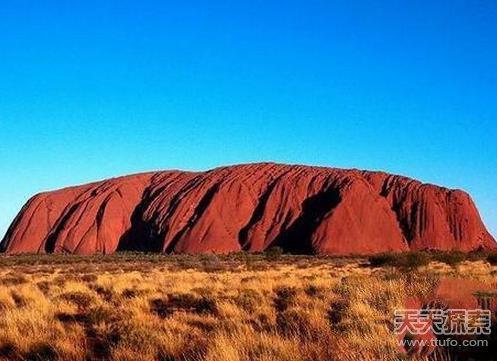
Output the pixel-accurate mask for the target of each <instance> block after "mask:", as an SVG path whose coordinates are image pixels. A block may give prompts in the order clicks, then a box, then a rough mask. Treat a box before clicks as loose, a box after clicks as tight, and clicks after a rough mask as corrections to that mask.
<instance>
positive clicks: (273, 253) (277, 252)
mask: <svg viewBox="0 0 497 361" xmlns="http://www.w3.org/2000/svg"><path fill="white" fill-rule="evenodd" d="M282 255H283V248H281V247H271V248H269V249H268V250H266V251H265V252H264V257H265V258H266V259H267V260H268V261H277V260H279V259H280V258H281V256H282Z"/></svg>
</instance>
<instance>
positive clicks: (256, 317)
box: [0, 256, 497, 361]
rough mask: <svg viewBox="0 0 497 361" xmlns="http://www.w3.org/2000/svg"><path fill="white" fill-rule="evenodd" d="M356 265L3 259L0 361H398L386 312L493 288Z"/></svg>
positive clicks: (489, 276) (448, 269) (479, 273)
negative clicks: (446, 287) (420, 297)
mask: <svg viewBox="0 0 497 361" xmlns="http://www.w3.org/2000/svg"><path fill="white" fill-rule="evenodd" d="M365 263H366V261H365V260H364V259H332V258H310V257H283V258H281V259H278V260H271V261H268V260H267V259H265V258H264V257H263V256H232V257H214V256H206V257H188V256H185V257H169V258H168V257H158V256H148V257H147V256H143V257H141V256H122V257H109V258H105V259H104V258H100V257H90V258H87V259H82V258H77V257H53V258H50V257H47V256H44V257H39V258H38V259H37V258H36V257H25V258H24V259H23V258H22V257H20V258H8V259H7V258H3V259H1V262H0V359H3V360H64V361H71V360H74V361H76V360H119V361H131V360H143V361H152V360H154V361H155V360H160V361H172V360H185V361H187V360H191V361H204V360H205V361H249V360H250V361H252V360H261V361H295V360H303V361H320V360H399V359H404V358H406V355H405V354H404V353H403V352H402V351H401V350H400V349H399V347H398V346H397V342H396V338H395V335H394V334H393V332H392V330H391V328H392V325H391V322H392V312H393V310H394V309H395V308H402V305H403V302H404V300H405V298H406V297H408V296H412V295H417V294H422V293H426V292H430V290H432V289H433V287H434V282H436V277H437V276H436V275H440V274H452V275H459V276H460V275H461V274H464V276H465V277H478V278H479V279H482V280H483V281H485V282H489V283H492V284H493V285H495V283H496V280H497V278H496V277H495V267H492V266H490V265H489V264H488V263H485V262H473V263H469V262H468V263H464V264H459V265H457V266H447V265H445V264H440V263H431V264H430V265H429V266H427V267H424V268H422V269H420V270H419V273H415V274H414V275H413V274H409V275H407V276H406V275H403V274H402V273H400V272H399V271H397V270H395V269H393V268H371V267H368V266H367V265H365ZM413 277H417V278H416V279H415V281H416V282H413Z"/></svg>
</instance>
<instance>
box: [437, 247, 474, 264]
mask: <svg viewBox="0 0 497 361" xmlns="http://www.w3.org/2000/svg"><path fill="white" fill-rule="evenodd" d="M433 258H434V259H435V260H437V261H439V262H443V263H445V264H448V265H449V266H455V265H456V264H459V263H461V262H464V261H465V260H466V259H467V254H466V253H464V252H461V251H453V252H437V253H435V254H434V257H433Z"/></svg>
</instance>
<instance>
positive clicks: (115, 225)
mask: <svg viewBox="0 0 497 361" xmlns="http://www.w3.org/2000/svg"><path fill="white" fill-rule="evenodd" d="M273 246H280V247H282V248H283V249H284V250H285V251H288V252H294V253H316V254H332V255H345V254H371V253H379V252H387V251H405V250H409V249H441V250H462V251H470V250H474V249H493V248H496V243H495V240H494V239H493V237H492V236H491V235H490V234H489V232H488V231H487V230H486V228H485V226H484V224H483V222H482V220H481V218H480V215H479V214H478V210H477V209H476V207H475V205H474V203H473V201H472V200H471V197H470V196H469V195H468V194H467V193H465V192H463V191H460V190H450V189H446V188H443V187H438V186H434V185H430V184H423V183H421V182H418V181H416V180H413V179H409V178H406V177H402V176H395V175H389V174H386V173H382V172H369V171H359V170H355V169H351V170H346V169H335V168H325V167H311V166H299V165H282V164H273V163H259V164H246V165H236V166H229V167H221V168H216V169H213V170H210V171H207V172H182V171H162V172H151V173H144V174H136V175H130V176H125V177H120V178H114V179H109V180H105V181H101V182H95V183H91V184H87V185H82V186H76V187H70V188H65V189H61V190H57V191H52V192H45V193H40V194H38V195H36V196H34V197H32V198H31V199H30V200H29V201H28V202H27V203H26V205H25V206H24V207H23V208H22V209H21V211H20V213H19V214H18V215H17V217H16V218H15V220H14V221H13V223H12V225H11V226H10V228H9V230H8V231H7V234H6V235H5V237H4V239H3V241H2V243H1V249H2V251H4V252H7V253H10V254H15V253H75V254H93V253H104V254H107V253H112V252H115V251H117V250H138V251H153V252H164V253H202V252H215V253H228V252H236V251H241V250H246V251H253V252H255V251H263V250H266V249H268V248H270V247H273Z"/></svg>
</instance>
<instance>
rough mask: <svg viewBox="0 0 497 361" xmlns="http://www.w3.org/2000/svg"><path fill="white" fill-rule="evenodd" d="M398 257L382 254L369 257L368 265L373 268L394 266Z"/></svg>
mask: <svg viewBox="0 0 497 361" xmlns="http://www.w3.org/2000/svg"><path fill="white" fill-rule="evenodd" d="M398 256H399V255H398V254H395V253H382V254H377V255H374V256H371V257H369V264H370V265H371V266H373V267H382V266H394V265H395V264H396V262H397V257H398Z"/></svg>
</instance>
